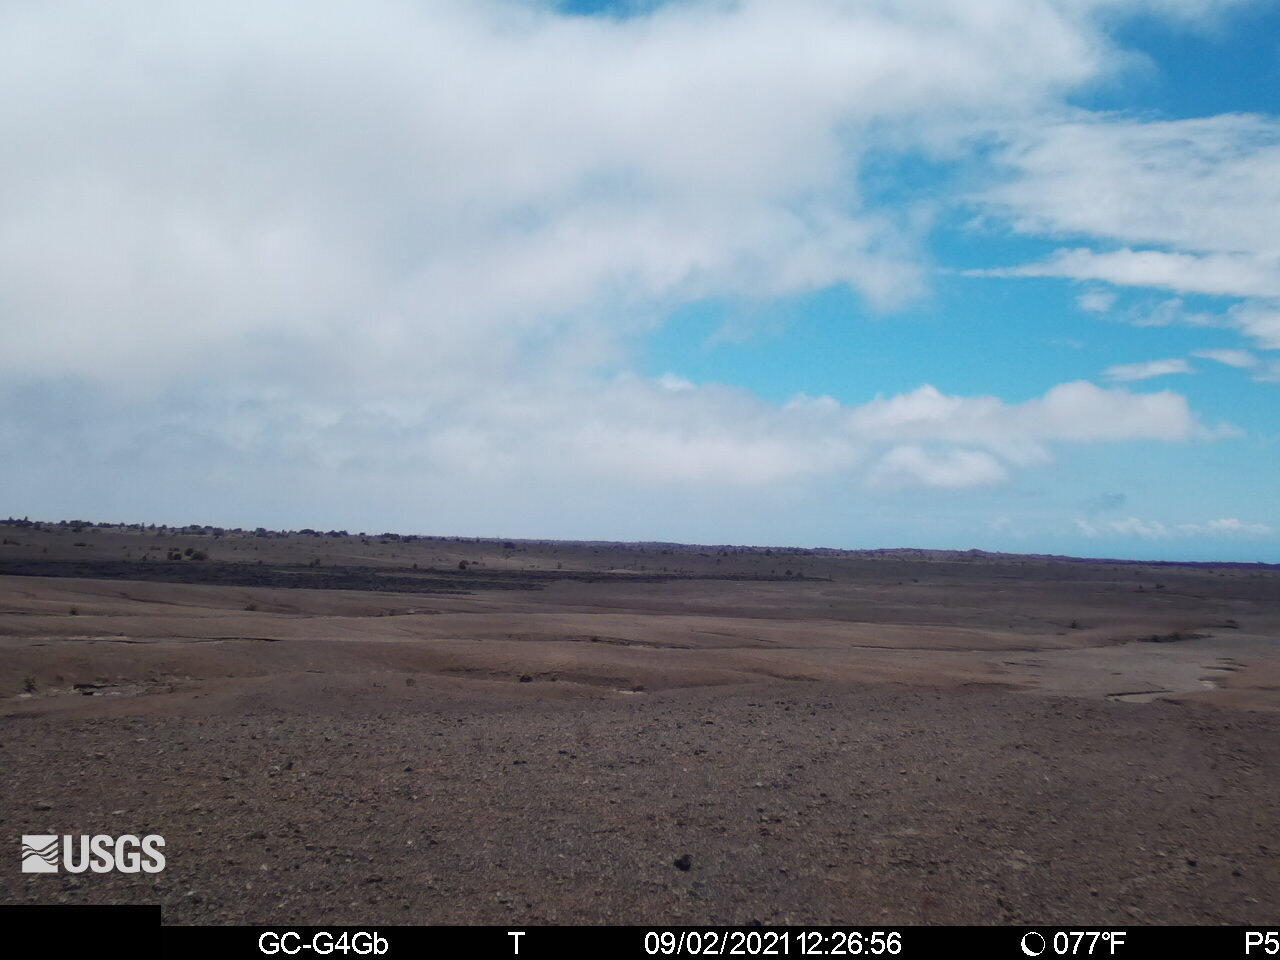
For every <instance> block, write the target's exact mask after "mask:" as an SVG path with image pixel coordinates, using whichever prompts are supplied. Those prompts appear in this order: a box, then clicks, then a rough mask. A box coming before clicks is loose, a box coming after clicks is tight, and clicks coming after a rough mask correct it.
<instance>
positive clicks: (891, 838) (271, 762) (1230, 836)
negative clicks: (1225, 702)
mask: <svg viewBox="0 0 1280 960" xmlns="http://www.w3.org/2000/svg"><path fill="white" fill-rule="evenodd" d="M556 686H557V685H553V684H543V683H539V682H535V683H528V684H512V683H505V684H499V683H493V682H489V681H483V680H449V679H446V678H423V679H420V680H417V681H415V682H413V683H412V684H410V683H408V682H407V681H406V680H404V679H403V678H396V679H395V680H394V682H390V681H389V682H387V683H383V682H381V681H379V682H377V683H374V682H371V680H370V678H369V676H352V677H345V678H344V677H338V676H333V675H325V676H306V675H304V676H300V677H299V678H297V679H296V681H295V682H294V683H292V684H291V685H290V687H289V690H288V696H287V699H286V698H282V697H279V696H276V695H274V694H273V693H272V692H271V691H270V689H268V688H262V689H259V690H256V691H254V692H250V693H245V692H243V691H238V692H237V693H236V694H235V695H234V699H233V701H229V702H221V703H219V702H217V701H216V698H214V699H213V701H208V700H206V701H205V705H204V706H202V707H201V708H200V709H199V710H196V709H190V710H186V711H183V712H180V713H178V714H176V715H161V714H156V715H147V714H145V713H141V714H139V713H133V714H130V713H128V712H121V713H120V714H119V715H103V716H96V717H95V716H87V717H86V716H83V715H75V714H69V713H56V712H55V713H50V714H45V715H40V714H33V715H10V716H7V717H5V718H3V719H2V720H0V742H2V749H3V756H4V758H5V759H4V765H3V775H2V776H3V783H4V791H3V797H2V798H0V821H2V823H3V827H4V829H5V830H6V831H7V832H8V833H9V834H10V836H11V838H12V841H13V844H14V856H12V857H11V858H10V862H9V864H8V866H6V867H5V868H4V871H3V873H2V874H0V877H2V880H0V901H2V902H6V903H53V902H72V903H113V902H128V903H134V902H138V903H144V902H155V901H159V902H160V903H161V904H163V907H164V916H165V921H166V922H168V923H198V924H205V923H246V922H272V923H304V922H308V923H372V922H378V923H502V924H505V923H512V922H517V923H521V924H536V923H601V922H633V923H658V922H661V923H712V922H725V923H748V922H754V921H759V922H762V923H865V922H886V923H901V924H906V923H1050V922H1053V923H1068V922H1074V923H1081V922H1091V923H1104V922H1106V923H1116V922H1131V923H1135V922H1148V923H1195V924H1201V923H1255V924H1256V923H1263V922H1267V923H1274V922H1275V920H1276V918H1277V916H1278V915H1280V910H1278V907H1280V893H1278V891H1280V837H1277V836H1276V832H1275V826H1276V824H1277V822H1280V818H1278V817H1277V814H1278V813H1280V778H1278V777H1277V759H1278V758H1280V738H1278V737H1277V736H1276V734H1277V728H1278V727H1280V715H1277V714H1274V713H1252V712H1245V711H1230V710H1222V709H1217V708H1214V707H1206V706H1201V705H1197V704H1193V703H1171V702H1159V701H1157V702H1153V703H1108V702H1101V701H1096V700H1084V699H1066V698H1056V697H1048V696H1027V695H1025V694H1018V693H1011V692H1008V691H1006V690H1002V689H1000V688H999V687H993V686H981V687H969V688H964V687H962V688H958V689H939V690H930V689H927V688H919V687H904V686H897V685H892V684H879V685H862V686H858V685H849V684H824V683H811V682H810V683H801V682H790V683H773V684H754V685H741V686H733V687H698V688H685V689H674V690H666V691H661V692H653V693H640V694H634V695H624V694H617V693H613V694H609V695H603V694H589V695H588V694H583V695H577V694H571V693H568V692H566V691H565V690H563V689H559V690H556V691H555V692H551V691H552V689H553V688H554V687H556ZM558 686H559V687H561V688H563V687H565V685H563V684H561V685H558ZM51 745H56V749H51ZM63 832H67V833H83V832H89V833H96V832H103V833H109V834H113V835H115V834H121V833H126V832H128V833H137V834H143V833H159V834H162V835H163V836H164V837H165V840H166V848H165V849H166V854H167V858H168V865H167V868H166V869H165V870H164V871H163V872H162V873H160V874H156V875H149V874H138V875H122V874H114V873H113V874H102V875H98V874H92V873H86V874H81V875H78V876H72V875H65V874H59V875H47V876H46V875H24V874H21V873H19V863H18V857H17V855H16V853H17V850H16V847H17V842H18V835H19V834H22V833H63ZM685 858H687V859H685ZM677 861H679V864H677ZM682 867H687V869H682Z"/></svg>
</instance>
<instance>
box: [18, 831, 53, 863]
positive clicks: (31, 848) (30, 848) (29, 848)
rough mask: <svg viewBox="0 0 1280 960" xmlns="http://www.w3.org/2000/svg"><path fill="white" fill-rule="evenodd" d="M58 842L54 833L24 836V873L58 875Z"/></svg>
mask: <svg viewBox="0 0 1280 960" xmlns="http://www.w3.org/2000/svg"><path fill="white" fill-rule="evenodd" d="M58 840H59V837H58V836H57V835H56V834H52V833H36V834H30V833H29V834H24V835H23V837H22V872H23V873H57V872H58V853H59V851H58V846H59V844H58Z"/></svg>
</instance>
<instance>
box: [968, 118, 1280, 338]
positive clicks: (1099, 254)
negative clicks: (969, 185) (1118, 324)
mask: <svg viewBox="0 0 1280 960" xmlns="http://www.w3.org/2000/svg"><path fill="white" fill-rule="evenodd" d="M1002 158H1003V160H1004V162H1005V163H1006V164H1007V167H1008V169H1009V170H1010V171H1011V172H1012V177H1011V178H1010V179H1007V180H1005V181H1002V182H1000V183H999V184H997V185H995V186H993V187H991V188H990V189H989V190H987V191H986V192H985V193H983V194H982V196H981V198H980V199H981V200H982V201H983V202H984V203H986V204H987V205H988V206H989V207H990V208H991V209H993V210H996V211H998V212H1000V213H1001V214H1003V215H1004V216H1005V217H1006V218H1007V219H1008V220H1009V221H1010V222H1011V223H1012V224H1013V225H1014V226H1015V227H1016V228H1017V229H1019V230H1021V231H1024V232H1027V233H1037V234H1043V235H1047V236H1058V237H1071V238H1086V239H1088V240H1091V241H1094V242H1096V243H1100V244H1102V245H1105V246H1106V247H1107V249H1095V248H1093V247H1085V246H1071V247H1064V248H1062V249H1059V250H1058V251H1056V252H1055V253H1053V254H1052V255H1050V256H1049V257H1047V258H1045V259H1043V260H1041V261H1039V262H1035V263H1029V264H1022V265H1019V266H1014V267H1009V268H1004V269H995V270H987V271H975V272H978V273H986V274H988V275H997V276H1036V277H1063V278H1069V279H1073V280H1078V281H1087V282H1103V283H1108V284H1112V285H1115V286H1125V287H1148V288H1154V289H1161V290H1171V291H1177V292H1179V293H1186V294H1206V295H1212V296H1224V297H1233V298H1240V299H1241V300H1242V301H1243V302H1241V303H1239V304H1237V305H1236V306H1235V307H1233V308H1232V309H1231V310H1230V311H1228V313H1227V315H1226V316H1225V317H1213V316H1211V315H1207V314H1204V313H1198V314H1197V313H1188V312H1187V311H1185V310H1184V309H1183V308H1182V305H1181V303H1180V302H1179V301H1169V302H1168V303H1167V304H1166V305H1165V306H1164V307H1163V309H1161V310H1157V311H1155V312H1153V313H1152V314H1150V315H1149V316H1146V317H1138V318H1135V319H1134V320H1133V322H1135V323H1139V324H1141V325H1165V324H1167V323H1174V322H1177V323H1191V324H1195V325H1205V326H1219V325H1223V326H1235V327H1237V328H1238V329H1239V330H1240V331H1241V332H1242V333H1243V334H1244V335H1245V336H1246V337H1249V338H1250V339H1252V340H1253V341H1254V343H1255V344H1256V345H1257V346H1258V347H1259V348H1260V349H1264V350H1267V349H1280V310H1278V309H1277V307H1276V303H1277V298H1280V231H1277V230H1276V229H1275V221H1276V214H1277V211H1280V117H1275V116H1261V115H1251V114H1221V115H1218V116H1213V117H1204V118H1195V119H1186V120H1169V121H1150V120H1143V119H1138V118H1130V117H1124V116H1092V117H1085V116H1082V117H1079V118H1076V119H1073V120H1070V121H1067V122H1062V123H1057V124H1048V125H1039V126H1037V125H1028V126H1026V127H1025V128H1023V129H1022V130H1021V131H1020V132H1018V133H1015V134H1013V135H1011V136H1010V137H1009V140H1008V144H1007V147H1006V149H1005V151H1004V153H1003V155H1002ZM1117 245H1118V246H1117ZM1093 298H1094V293H1093V292H1092V291H1090V292H1088V293H1086V294H1083V295H1082V296H1081V305H1082V307H1083V306H1084V304H1085V303H1086V302H1091V303H1101V302H1102V301H1100V300H1096V299H1093ZM1086 309H1088V307H1086Z"/></svg>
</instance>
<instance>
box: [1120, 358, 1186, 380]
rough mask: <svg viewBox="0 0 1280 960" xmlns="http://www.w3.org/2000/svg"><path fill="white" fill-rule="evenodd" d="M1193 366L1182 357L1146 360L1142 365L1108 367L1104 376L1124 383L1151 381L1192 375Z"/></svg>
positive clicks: (1131, 364) (1125, 364) (1124, 364)
mask: <svg viewBox="0 0 1280 960" xmlns="http://www.w3.org/2000/svg"><path fill="white" fill-rule="evenodd" d="M1192 372H1194V371H1192V369H1191V365H1190V364H1189V363H1187V361H1185V360H1183V359H1181V358H1180V357H1171V358H1169V359H1167V360H1146V361H1143V362H1142V363H1118V364H1116V365H1114V366H1111V367H1107V369H1105V370H1103V371H1102V375H1103V376H1104V377H1105V378H1106V379H1108V380H1111V381H1116V382H1124V381H1132V380H1149V379H1150V378H1152V377H1163V376H1167V375H1168V374H1171V373H1192Z"/></svg>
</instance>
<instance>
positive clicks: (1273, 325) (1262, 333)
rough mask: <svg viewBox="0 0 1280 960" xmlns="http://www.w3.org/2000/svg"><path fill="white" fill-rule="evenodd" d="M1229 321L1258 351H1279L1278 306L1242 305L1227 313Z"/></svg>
mask: <svg viewBox="0 0 1280 960" xmlns="http://www.w3.org/2000/svg"><path fill="white" fill-rule="evenodd" d="M1229 317H1230V320H1231V321H1232V322H1233V323H1234V324H1235V325H1236V326H1237V327H1239V329H1240V331H1241V332H1242V333H1243V334H1244V335H1245V336H1246V337H1249V338H1250V339H1252V340H1253V341H1254V343H1255V344H1256V345H1257V346H1258V349H1260V350H1280V304H1278V303H1275V302H1254V303H1242V304H1238V305H1237V306H1235V307H1232V308H1231V310H1230V311H1229Z"/></svg>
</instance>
